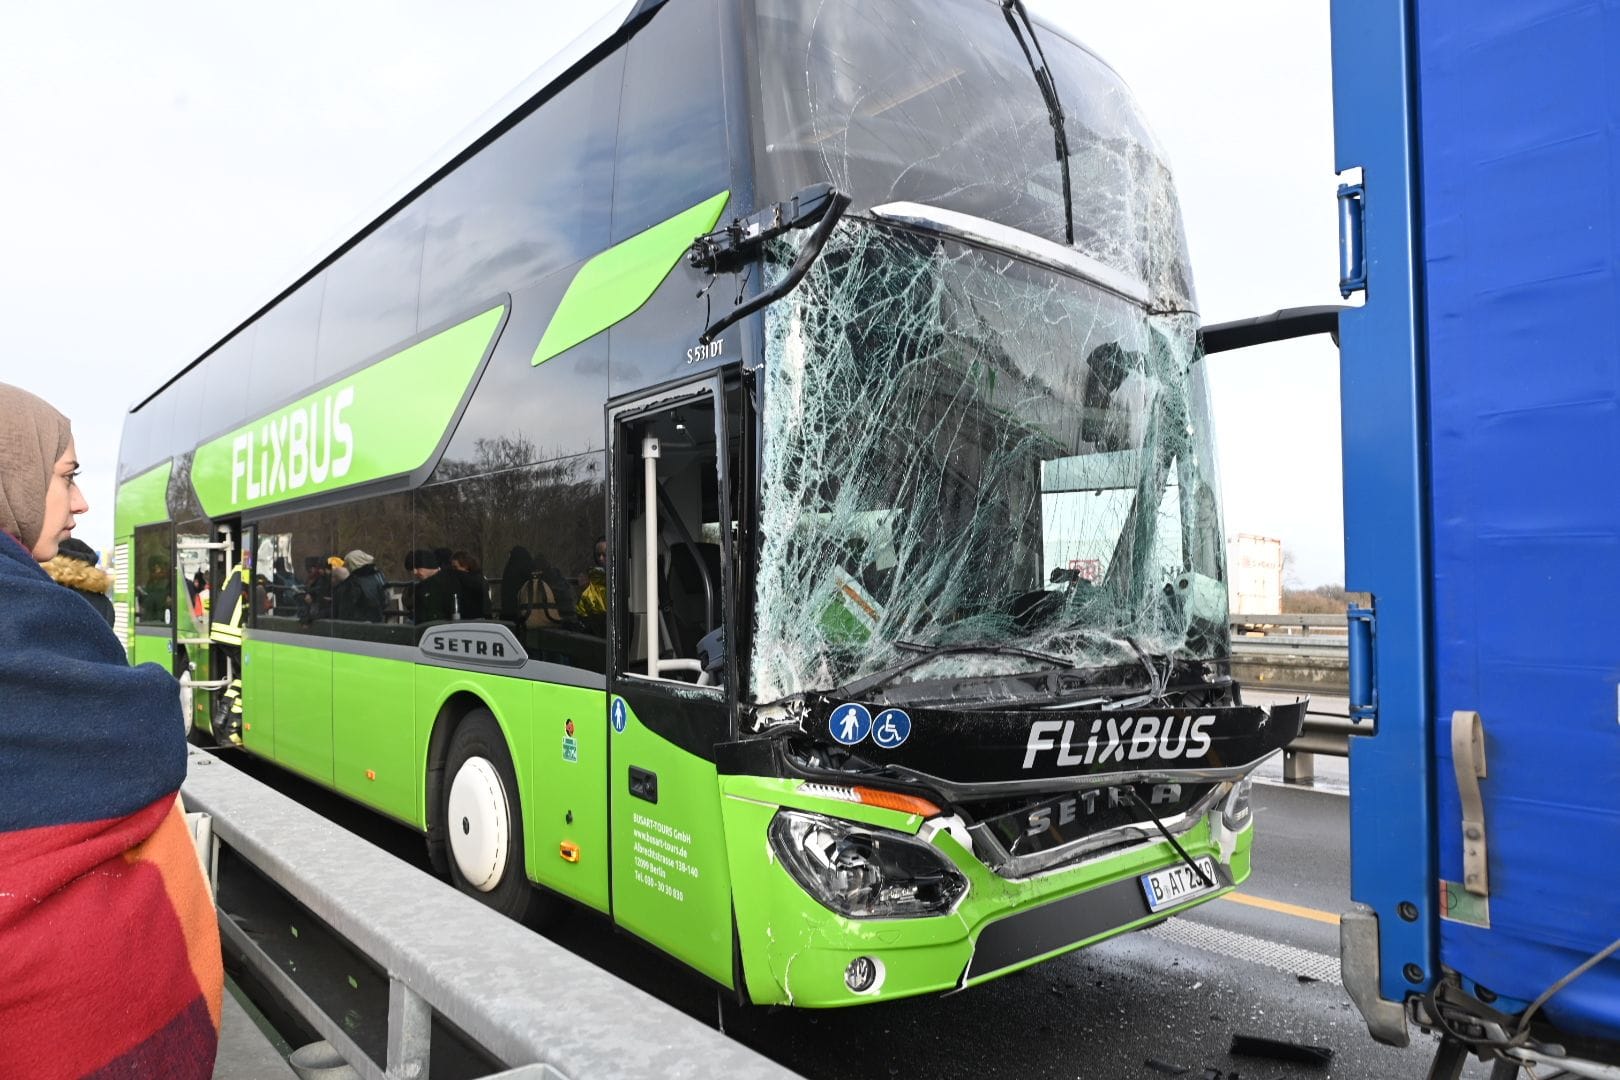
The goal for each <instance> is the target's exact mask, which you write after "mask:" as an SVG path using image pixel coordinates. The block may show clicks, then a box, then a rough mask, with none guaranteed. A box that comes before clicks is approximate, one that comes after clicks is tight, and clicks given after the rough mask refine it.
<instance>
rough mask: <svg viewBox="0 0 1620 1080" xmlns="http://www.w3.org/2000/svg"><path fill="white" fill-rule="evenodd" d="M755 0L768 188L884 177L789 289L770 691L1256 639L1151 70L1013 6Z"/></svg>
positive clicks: (775, 366)
mask: <svg viewBox="0 0 1620 1080" xmlns="http://www.w3.org/2000/svg"><path fill="white" fill-rule="evenodd" d="M753 5H754V16H755V18H754V22H755V29H756V34H757V42H758V56H759V71H758V79H757V86H758V94H759V102H758V107H757V108H756V109H755V110H754V115H755V116H756V123H757V125H758V126H757V128H756V138H755V146H756V164H757V167H758V173H759V178H760V179H759V183H760V186H761V189H762V190H766V191H773V192H784V193H785V192H792V191H797V190H801V189H803V188H805V187H807V186H809V185H811V184H815V183H831V184H832V185H833V186H835V187H836V188H837V189H838V190H840V191H842V192H844V193H845V194H847V195H849V196H850V197H851V199H852V200H853V201H852V204H851V208H850V212H849V216H847V217H846V218H845V220H844V221H843V222H842V223H841V224H840V225H839V226H838V228H837V229H836V230H835V232H834V233H833V234H832V236H831V238H830V240H829V241H828V243H827V245H826V248H825V250H824V251H823V252H822V254H821V257H820V259H819V261H818V262H817V263H816V264H815V265H814V267H813V269H812V270H811V272H810V274H809V275H808V277H806V279H805V280H804V281H803V282H802V283H801V284H800V285H799V286H798V288H797V289H796V290H795V291H794V292H793V293H791V294H790V295H789V296H788V297H787V298H786V299H785V300H782V301H779V302H778V303H776V304H774V305H772V306H771V307H770V308H768V309H766V315H765V318H766V328H767V349H766V357H765V370H764V372H763V379H764V393H763V399H764V403H763V415H762V422H763V428H764V432H763V446H762V459H761V460H762V473H761V478H760V499H761V502H760V521H759V529H760V562H759V571H758V574H757V577H756V596H755V601H756V604H755V616H754V617H755V626H754V631H755V632H754V644H753V650H752V652H753V656H752V664H751V672H752V674H751V683H752V685H751V690H752V696H753V698H754V700H756V701H760V702H769V701H775V700H780V699H782V698H785V697H788V696H791V695H794V694H798V693H804V692H808V691H813V690H831V689H835V688H840V687H845V686H849V685H851V684H852V683H856V682H859V681H860V680H863V679H867V678H869V677H879V678H892V679H893V680H895V681H896V682H901V681H926V680H931V679H940V678H952V679H971V678H973V677H975V676H979V675H986V676H994V675H1005V674H1016V673H1020V672H1027V671H1036V670H1056V669H1059V668H1062V667H1075V668H1084V669H1100V668H1110V667H1127V666H1135V668H1136V670H1137V671H1138V672H1140V675H1139V677H1140V678H1142V679H1143V680H1144V681H1148V680H1150V679H1151V678H1153V677H1154V673H1152V672H1148V671H1145V670H1143V668H1144V667H1153V666H1154V663H1155V659H1154V658H1172V659H1185V660H1197V659H1202V658H1208V657H1212V656H1218V655H1224V653H1225V651H1226V634H1227V630H1226V618H1227V597H1226V582H1225V576H1226V575H1225V568H1224V562H1223V560H1224V544H1223V540H1222V531H1221V521H1220V501H1219V497H1218V492H1217V487H1216V469H1215V460H1214V452H1213V436H1212V431H1211V428H1210V422H1209V407H1208V402H1207V400H1206V396H1205V395H1206V391H1205V382H1204V372H1203V365H1202V363H1201V359H1200V357H1199V356H1198V354H1197V351H1196V337H1195V333H1196V328H1197V316H1196V314H1195V311H1194V309H1195V303H1194V298H1193V291H1192V280H1191V275H1190V273H1189V271H1188V268H1187V254H1186V245H1185V241H1184V239H1183V234H1182V227H1181V219H1180V211H1179V208H1178V204H1177V201H1176V196H1175V191H1174V188H1173V186H1172V183H1171V178H1170V172H1169V169H1168V168H1167V166H1166V165H1165V163H1164V160H1163V158H1162V155H1161V154H1160V152H1159V150H1158V148H1157V146H1156V145H1155V143H1154V141H1153V138H1152V136H1151V134H1150V133H1149V132H1148V130H1147V128H1146V126H1145V125H1144V124H1143V122H1142V121H1141V119H1140V117H1139V115H1138V112H1137V109H1136V106H1135V103H1134V101H1133V100H1132V98H1131V95H1130V92H1129V91H1128V90H1127V89H1126V87H1125V86H1124V84H1123V83H1122V82H1121V81H1120V80H1119V78H1118V76H1116V75H1115V74H1114V73H1113V71H1112V70H1110V69H1109V68H1108V67H1107V66H1106V65H1105V64H1103V63H1102V62H1101V61H1099V60H1098V59H1097V58H1096V57H1094V56H1093V55H1092V54H1091V53H1089V52H1087V51H1086V50H1085V49H1083V48H1081V47H1080V46H1079V45H1077V44H1075V43H1074V42H1072V41H1070V40H1068V39H1067V38H1064V37H1063V36H1062V35H1060V34H1058V33H1057V32H1056V31H1055V30H1052V29H1051V28H1049V27H1046V26H1044V25H1042V24H1036V26H1035V33H1036V35H1037V37H1038V44H1039V51H1038V53H1036V52H1034V51H1033V50H1032V52H1031V53H1026V52H1025V50H1024V47H1023V43H1021V41H1020V31H1019V29H1017V28H1015V26H1014V25H1012V21H1011V20H1009V18H1008V15H1007V13H1006V12H1005V11H1004V10H1003V8H1002V5H1001V4H1000V3H998V2H996V0H884V2H883V3H872V2H870V0H753ZM1027 29H1028V28H1027V27H1024V31H1025V32H1027ZM1041 56H1044V62H1045V64H1046V65H1047V67H1046V68H1045V69H1044V70H1045V71H1048V72H1049V73H1050V77H1051V89H1052V90H1053V91H1055V94H1054V95H1052V96H1053V97H1054V98H1055V101H1053V102H1050V103H1049V101H1048V95H1047V94H1045V93H1043V90H1042V86H1041V83H1040V81H1039V80H1040V78H1044V75H1040V76H1038V75H1037V70H1038V69H1039V68H1040V65H1041V59H1040V58H1041ZM1051 105H1056V106H1057V108H1053V107H1050V106H1051ZM1056 123H1060V124H1061V125H1062V131H1063V135H1064V138H1062V139H1056V138H1054V129H1053V125H1054V124H1056ZM1059 147H1063V148H1066V153H1067V159H1066V160H1067V165H1068V171H1069V174H1070V183H1069V185H1068V188H1069V195H1068V199H1069V204H1068V205H1067V206H1066V205H1065V185H1064V180H1063V171H1064V170H1063V166H1062V163H1061V162H1060V161H1059V159H1058V158H1057V153H1058V148H1059ZM918 206H920V207H921V208H922V210H921V211H920V212H919V211H918V210H917V207H918ZM902 207H904V208H907V209H904V210H901V209H898V208H902ZM1070 212H1072V217H1073V228H1074V235H1073V240H1072V242H1071V241H1070V240H1069V238H1068V236H1067V229H1066V218H1067V217H1068V216H1069V213H1070ZM953 215H954V216H953ZM930 222H932V224H930ZM974 222H981V223H989V227H988V228H985V227H979V226H977V225H974V224H973V223H974ZM998 228H999V229H1002V230H1003V233H1001V234H997V233H996V229H998ZM998 235H999V236H1000V238H1001V241H1006V240H1007V238H1008V237H1011V238H1012V242H1010V243H1006V242H1000V241H998V240H997V239H996V236H998ZM1019 237H1024V238H1026V239H1027V241H1028V242H1027V243H1026V242H1025V240H1020V239H1018V238H1019ZM1042 245H1046V247H1045V249H1044V253H1043V249H1042V247H1041V246H1042ZM1054 249H1061V250H1058V251H1057V254H1056V255H1055V256H1054V255H1053V254H1052V252H1053V250H1054ZM1009 253H1011V254H1009ZM1071 253H1072V254H1071ZM793 255H794V250H793V249H792V246H791V245H785V244H784V245H781V246H779V247H778V248H777V250H776V251H775V252H774V253H773V256H772V258H771V259H770V260H768V262H767V276H769V275H770V274H772V273H774V274H776V275H780V274H781V273H782V268H783V266H784V265H785V264H786V263H787V262H790V261H791V260H792V258H793ZM1037 264H1038V265H1037ZM1087 266H1091V267H1093V268H1096V269H1093V270H1087V269H1085V267H1087ZM1065 270H1068V271H1072V274H1071V273H1069V272H1065ZM1099 271H1106V272H1105V273H1104V272H1099ZM1091 282H1096V283H1098V284H1105V285H1108V286H1109V287H1108V288H1106V289H1105V288H1100V287H1098V284H1093V283H1091ZM1120 282H1124V283H1125V287H1121V286H1120ZM1125 297H1132V298H1135V300H1136V301H1138V302H1133V300H1131V299H1125ZM928 650H949V651H942V652H939V653H938V654H937V655H935V656H932V657H930V656H929V654H928ZM1144 658H1146V659H1144ZM1166 666H1167V665H1165V664H1159V665H1158V671H1159V672H1163V670H1164V668H1165V667H1166Z"/></svg>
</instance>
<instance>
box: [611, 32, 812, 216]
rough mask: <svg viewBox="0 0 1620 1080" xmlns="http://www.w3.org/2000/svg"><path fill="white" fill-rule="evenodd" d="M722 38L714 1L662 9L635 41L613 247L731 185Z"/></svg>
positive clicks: (628, 67) (622, 119)
mask: <svg viewBox="0 0 1620 1080" xmlns="http://www.w3.org/2000/svg"><path fill="white" fill-rule="evenodd" d="M719 35H720V26H719V19H718V16H717V12H716V9H715V4H714V0H693V2H691V3H678V4H666V5H664V7H662V8H660V9H659V11H658V13H657V14H656V15H654V16H653V19H652V22H651V23H649V24H648V25H647V26H645V27H643V28H642V29H641V31H640V32H639V33H637V34H636V36H635V37H634V38H633V39H631V42H630V53H629V59H628V60H627V61H626V64H625V72H624V100H623V103H622V105H621V107H620V110H619V160H618V167H617V170H616V172H615V175H614V180H613V240H614V242H618V241H620V240H623V239H624V238H625V237H627V236H632V235H634V234H636V233H638V232H641V231H642V230H643V229H645V228H647V227H649V226H651V225H656V224H658V223H659V222H660V221H663V220H664V219H666V218H668V217H671V216H673V215H674V214H678V213H680V212H681V211H682V210H685V209H688V208H689V207H692V206H695V205H697V204H698V203H700V202H702V201H703V200H704V199H707V198H709V197H710V196H711V195H714V194H715V193H717V192H720V191H724V190H725V189H726V188H727V187H729V186H730V176H731V171H730V164H729V161H728V158H727V148H726V107H725V94H724V91H723V89H722V85H721V71H720V63H719V59H718V55H717V53H716V52H715V43H716V42H717V41H718V40H719ZM782 194H783V195H784V196H785V195H787V194H790V193H788V192H783V193H782Z"/></svg>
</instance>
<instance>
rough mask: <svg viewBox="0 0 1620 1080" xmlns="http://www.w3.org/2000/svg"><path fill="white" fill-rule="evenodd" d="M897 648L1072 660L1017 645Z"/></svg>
mask: <svg viewBox="0 0 1620 1080" xmlns="http://www.w3.org/2000/svg"><path fill="white" fill-rule="evenodd" d="M894 647H895V648H897V649H904V650H905V651H906V652H915V653H927V654H928V655H929V656H948V655H949V654H951V653H958V652H986V653H994V654H995V655H996V656H1027V657H1029V658H1030V659H1031V660H1045V661H1046V662H1047V663H1048V664H1061V665H1063V666H1064V667H1069V666H1071V664H1072V661H1070V660H1069V658H1068V657H1067V656H1055V655H1053V654H1052V653H1044V652H1036V651H1035V650H1034V649H1024V648H1020V647H1019V646H1017V645H922V644H919V643H917V642H915V641H897V642H895V643H894Z"/></svg>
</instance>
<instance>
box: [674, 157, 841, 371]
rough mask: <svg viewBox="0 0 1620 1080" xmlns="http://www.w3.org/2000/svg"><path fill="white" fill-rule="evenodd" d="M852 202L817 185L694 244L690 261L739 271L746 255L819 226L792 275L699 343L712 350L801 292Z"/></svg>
mask: <svg viewBox="0 0 1620 1080" xmlns="http://www.w3.org/2000/svg"><path fill="white" fill-rule="evenodd" d="M849 202H850V199H849V196H848V195H845V194H844V193H843V192H841V191H838V190H836V189H834V188H833V187H832V186H831V185H828V184H816V185H814V186H812V187H809V188H806V189H805V190H804V191H801V192H799V193H798V194H797V195H795V196H794V197H793V198H792V199H791V200H789V202H788V203H778V204H777V205H776V206H774V207H771V208H769V209H767V210H762V211H760V212H759V213H758V214H755V215H754V216H753V217H750V218H746V219H742V220H739V221H735V222H733V223H732V224H731V225H729V226H727V227H726V228H724V229H721V230H719V231H718V232H713V233H709V234H708V235H707V236H700V237H698V238H697V239H696V240H694V241H693V242H692V247H691V249H690V251H689V252H688V253H687V259H688V261H689V262H690V263H691V264H692V265H693V266H695V267H697V268H699V269H704V270H708V271H709V272H710V273H711V274H712V273H717V272H721V271H723V270H725V269H727V268H728V267H731V266H733V264H735V263H736V262H737V261H738V260H740V259H742V258H743V255H744V254H746V253H751V252H755V251H758V250H759V249H760V247H761V246H762V245H763V244H764V242H765V241H766V240H768V239H770V238H772V237H775V236H779V235H780V234H782V233H784V232H786V231H787V230H789V229H798V228H804V227H805V226H807V225H809V224H810V223H812V222H814V223H815V226H816V228H815V231H814V232H812V233H811V234H810V235H809V237H808V238H807V239H806V240H805V242H804V246H803V247H802V248H800V249H799V257H798V258H796V259H794V260H793V265H792V266H791V267H789V268H788V272H787V275H786V276H785V277H783V278H782V280H781V281H778V282H777V283H776V284H775V285H772V286H771V287H770V288H768V289H765V290H763V291H762V292H760V293H758V294H756V295H755V296H754V297H753V298H752V299H750V300H747V301H745V302H744V303H741V304H738V305H737V306H736V307H734V308H732V309H731V311H729V312H727V313H726V314H724V315H722V316H720V317H719V318H718V319H716V320H715V321H714V322H712V323H710V324H709V326H708V328H707V329H705V330H704V331H703V333H702V334H700V335H698V341H699V343H701V344H703V345H708V344H711V343H712V342H713V341H714V339H715V337H716V336H717V335H718V334H719V333H720V332H721V331H722V330H724V329H725V328H726V327H728V326H730V325H732V324H733V323H735V322H737V321H739V320H741V319H744V318H746V317H748V316H749V315H752V314H753V313H754V312H756V311H758V310H759V309H760V308H763V307H768V306H770V305H771V304H774V303H776V301H778V300H780V299H782V297H784V296H786V295H787V294H788V293H790V292H792V291H793V290H794V289H795V288H797V287H798V284H799V282H800V281H801V280H803V278H804V275H805V274H807V273H809V272H810V266H811V264H812V263H814V262H815V261H816V259H817V258H818V257H820V255H821V249H822V248H824V247H826V246H827V238H828V237H829V236H831V235H832V231H833V228H834V227H835V226H836V225H837V224H838V220H839V219H840V218H842V217H843V216H844V211H845V210H847V209H848V208H849Z"/></svg>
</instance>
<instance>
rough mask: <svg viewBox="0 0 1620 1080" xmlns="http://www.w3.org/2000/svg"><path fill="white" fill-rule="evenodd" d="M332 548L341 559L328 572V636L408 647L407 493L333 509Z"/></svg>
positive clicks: (411, 634) (411, 638) (410, 638)
mask: <svg viewBox="0 0 1620 1080" xmlns="http://www.w3.org/2000/svg"><path fill="white" fill-rule="evenodd" d="M333 514H334V517H335V529H336V534H335V536H334V543H333V547H332V550H333V552H334V554H336V555H337V556H339V557H340V558H342V559H343V560H344V565H343V566H342V567H339V568H336V569H334V570H333V571H332V577H333V585H332V633H333V634H334V635H335V636H337V637H341V638H351V639H359V640H362V641H382V642H390V643H393V644H396V645H410V644H414V643H415V641H416V634H415V632H414V628H413V627H412V626H411V625H410V609H409V608H408V607H407V602H408V601H409V600H410V596H411V583H412V578H411V574H410V573H409V572H408V571H407V570H406V569H405V561H406V559H405V557H406V555H407V554H408V553H409V549H410V538H411V496H410V494H409V493H408V492H402V493H400V494H397V495H382V496H378V497H376V498H371V499H363V500H361V501H359V502H354V503H347V504H345V505H343V506H340V507H337V508H336V509H335V510H334V511H333Z"/></svg>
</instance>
